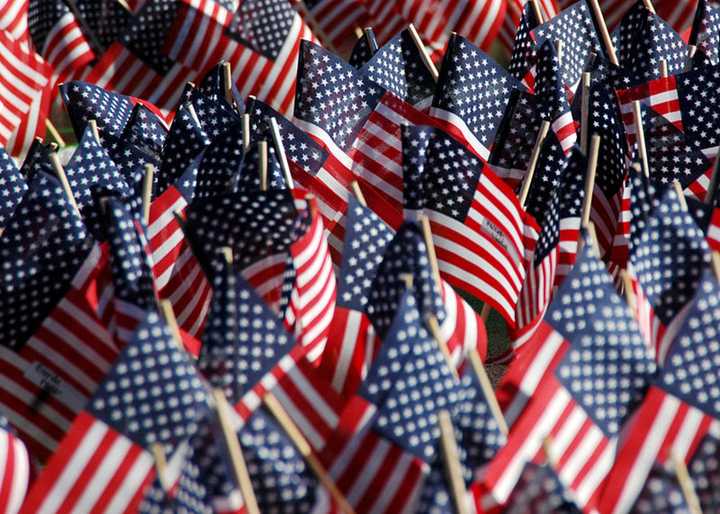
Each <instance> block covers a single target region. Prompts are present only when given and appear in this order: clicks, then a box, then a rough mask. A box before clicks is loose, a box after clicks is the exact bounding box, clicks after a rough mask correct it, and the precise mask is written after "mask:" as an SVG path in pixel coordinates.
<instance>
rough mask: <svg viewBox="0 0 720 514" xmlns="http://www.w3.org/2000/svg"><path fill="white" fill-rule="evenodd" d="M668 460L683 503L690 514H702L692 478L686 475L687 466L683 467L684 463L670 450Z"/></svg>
mask: <svg viewBox="0 0 720 514" xmlns="http://www.w3.org/2000/svg"><path fill="white" fill-rule="evenodd" d="M670 460H671V461H672V465H673V468H674V469H675V475H676V476H677V479H678V482H679V483H680V490H681V491H682V494H683V496H684V497H685V503H686V504H687V506H688V508H689V509H690V512H691V513H692V514H702V508H701V507H700V500H698V497H697V494H696V493H695V487H694V486H693V482H692V478H690V473H688V470H687V466H685V461H684V460H683V459H682V458H681V457H679V456H678V455H677V454H676V453H675V452H674V451H672V450H671V451H670Z"/></svg>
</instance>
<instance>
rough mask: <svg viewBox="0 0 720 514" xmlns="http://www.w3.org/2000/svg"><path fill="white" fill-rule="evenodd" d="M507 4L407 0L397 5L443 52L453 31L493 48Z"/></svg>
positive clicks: (477, 43)
mask: <svg viewBox="0 0 720 514" xmlns="http://www.w3.org/2000/svg"><path fill="white" fill-rule="evenodd" d="M506 5H507V4H506V2H502V1H498V0H484V1H482V2H469V1H466V0H445V1H438V0H403V1H402V2H399V3H398V4H397V9H398V11H399V12H400V14H401V15H402V17H403V18H404V19H405V20H407V22H408V23H413V24H414V25H415V26H416V27H417V30H418V32H419V33H420V34H421V35H422V37H423V39H425V41H427V42H428V43H429V45H430V46H431V48H433V50H434V51H440V52H441V51H442V50H443V49H444V48H445V45H446V44H447V42H448V39H449V38H450V37H451V33H452V34H459V35H461V36H463V37H464V38H466V39H467V40H468V41H470V42H471V43H473V44H475V45H477V46H479V47H480V48H482V49H483V50H489V49H490V45H491V44H492V42H493V41H494V40H495V37H496V36H497V34H498V31H499V30H500V26H501V25H502V23H503V19H504V17H505V9H506Z"/></svg>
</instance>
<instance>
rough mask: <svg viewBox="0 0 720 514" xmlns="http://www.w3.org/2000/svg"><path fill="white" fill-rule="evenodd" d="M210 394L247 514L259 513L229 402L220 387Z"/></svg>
mask: <svg viewBox="0 0 720 514" xmlns="http://www.w3.org/2000/svg"><path fill="white" fill-rule="evenodd" d="M212 396H213V400H215V410H216V412H217V417H218V421H219V422H220V428H222V433H223V438H224V439H225V446H226V447H227V450H228V454H229V456H230V463H231V464H232V471H233V474H234V475H235V477H234V478H235V481H236V483H237V484H238V486H239V488H240V494H241V495H242V497H243V503H244V505H245V509H246V510H247V512H248V514H260V507H258V503H257V499H256V498H255V491H253V486H252V481H251V480H250V473H248V469H247V465H246V464H245V458H244V457H243V453H242V447H241V446H240V442H239V441H238V436H237V431H236V430H235V429H234V428H233V424H232V420H231V417H230V413H231V411H230V409H231V407H230V404H229V403H228V401H227V398H226V397H225V393H224V392H223V391H222V389H213V391H212Z"/></svg>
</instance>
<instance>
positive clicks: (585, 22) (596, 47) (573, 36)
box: [531, 1, 604, 92]
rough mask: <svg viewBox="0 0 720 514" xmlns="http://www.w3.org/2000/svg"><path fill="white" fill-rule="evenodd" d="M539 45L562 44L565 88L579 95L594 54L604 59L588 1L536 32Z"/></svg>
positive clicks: (556, 17) (543, 25)
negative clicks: (587, 66)
mask: <svg viewBox="0 0 720 514" xmlns="http://www.w3.org/2000/svg"><path fill="white" fill-rule="evenodd" d="M531 34H532V37H533V38H534V39H535V41H536V42H537V44H542V43H543V42H544V41H550V42H551V43H552V44H556V43H557V42H558V41H561V42H562V48H563V50H562V53H563V55H562V62H561V63H560V76H561V77H562V80H563V84H564V85H565V86H566V87H568V88H570V91H573V92H574V91H575V90H576V89H577V86H578V84H579V83H580V76H581V74H582V72H583V71H585V65H586V64H587V63H588V61H589V59H590V56H591V54H592V53H594V54H595V55H598V56H599V55H604V50H603V47H602V45H601V44H600V40H599V38H598V34H597V32H596V30H595V22H594V21H593V17H592V14H591V12H590V8H589V7H588V5H587V3H586V2H585V1H580V2H576V3H575V4H573V5H572V6H571V7H568V8H567V9H564V10H563V11H561V12H560V14H558V15H557V16H555V17H554V18H552V19H551V20H550V21H548V22H547V23H544V24H542V25H540V26H539V27H537V28H536V29H535V30H533V31H532V33H531Z"/></svg>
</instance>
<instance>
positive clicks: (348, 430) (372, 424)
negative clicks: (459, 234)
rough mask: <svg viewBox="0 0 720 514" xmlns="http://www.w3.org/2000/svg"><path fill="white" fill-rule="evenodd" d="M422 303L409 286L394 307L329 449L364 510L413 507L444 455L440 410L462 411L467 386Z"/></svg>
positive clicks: (344, 485) (344, 484) (336, 472)
mask: <svg viewBox="0 0 720 514" xmlns="http://www.w3.org/2000/svg"><path fill="white" fill-rule="evenodd" d="M418 309H419V306H418V305H417V303H416V301H415V292H414V291H413V290H412V289H409V290H406V291H405V293H404V294H403V295H402V297H401V299H400V302H399V305H398V308H397V311H396V312H395V313H390V312H388V315H390V316H391V318H390V320H389V321H388V320H387V319H385V322H387V323H386V326H388V327H389V328H388V331H387V334H386V337H385V339H384V341H383V344H382V346H381V348H380V353H379V355H378V357H377V359H376V361H375V363H374V365H373V367H372V369H371V370H370V372H369V373H368V376H367V378H366V379H365V381H364V382H363V384H362V386H361V389H360V393H359V396H356V397H355V398H353V400H351V401H350V403H349V405H348V407H347V408H346V410H345V411H344V412H343V419H341V421H340V426H341V427H343V430H339V431H337V432H336V434H335V436H334V438H333V439H332V440H331V441H329V442H328V447H327V448H326V450H325V452H324V454H323V458H324V460H325V462H327V464H328V469H329V472H330V475H331V476H332V478H333V479H334V480H335V483H336V484H337V486H338V487H339V488H340V490H341V491H343V493H344V494H345V496H346V498H347V499H348V501H349V502H350V504H351V506H352V507H353V509H354V510H355V512H358V513H365V512H377V513H383V512H388V513H389V512H403V511H405V510H411V509H413V506H414V505H415V504H416V502H417V500H418V499H419V495H420V492H421V490H422V483H423V478H424V476H425V475H427V473H428V471H429V467H430V465H431V464H432V463H433V462H434V461H435V460H436V459H437V458H439V451H438V438H439V436H440V429H439V426H438V421H437V415H438V411H439V410H441V409H446V410H448V411H450V412H451V414H452V413H457V410H458V409H459V404H460V402H461V401H462V390H461V386H460V384H459V383H458V382H457V380H456V379H455V378H454V377H453V375H452V373H451V371H450V369H449V368H448V366H447V364H446V361H445V358H444V357H443V355H442V353H441V352H440V349H439V348H438V346H437V343H436V342H435V340H434V339H433V338H432V336H431V335H430V333H429V331H428V330H427V329H426V328H425V326H424V322H423V319H422V315H421V313H420V311H419V310H418ZM403 411H406V412H407V415H406V414H403Z"/></svg>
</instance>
